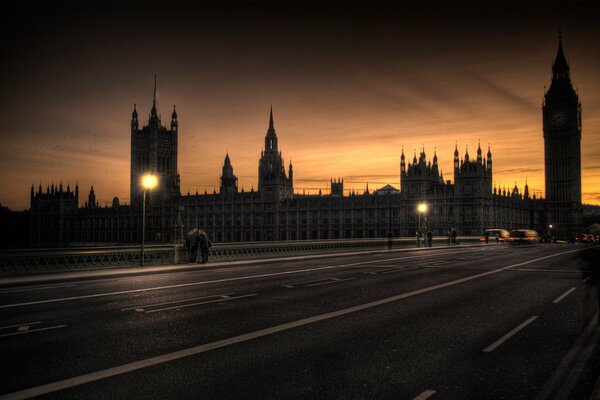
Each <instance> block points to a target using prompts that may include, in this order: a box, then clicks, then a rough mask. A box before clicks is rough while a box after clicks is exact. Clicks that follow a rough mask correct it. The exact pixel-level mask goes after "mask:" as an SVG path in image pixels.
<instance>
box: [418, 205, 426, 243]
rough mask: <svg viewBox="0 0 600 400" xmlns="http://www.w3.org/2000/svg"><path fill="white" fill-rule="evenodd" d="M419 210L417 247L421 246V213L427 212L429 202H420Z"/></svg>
mask: <svg viewBox="0 0 600 400" xmlns="http://www.w3.org/2000/svg"><path fill="white" fill-rule="evenodd" d="M417 211H418V212H419V229H418V232H417V235H418V236H417V247H421V213H426V212H427V203H419V205H418V206H417Z"/></svg>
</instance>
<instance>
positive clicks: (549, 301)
mask: <svg viewBox="0 0 600 400" xmlns="http://www.w3.org/2000/svg"><path fill="white" fill-rule="evenodd" d="M434 249H435V248H434ZM599 255H600V248H599V247H587V246H582V245H539V246H518V247H513V246H502V245H500V246H495V245H487V246H485V245H484V246H479V245H477V246H473V247H466V246H458V247H450V248H438V249H437V250H435V251H433V250H429V249H427V250H423V249H421V250H418V251H416V250H414V249H413V250H407V251H392V252H365V253H360V254H357V253H352V254H346V255H340V254H335V255H328V256H327V257H314V256H309V257H301V258H296V257H289V258H285V259H281V260H273V259H269V260H264V261H261V260H252V261H251V262H246V263H244V262H240V263H239V264H234V263H238V262H229V263H218V265H217V264H216V263H215V265H213V267H211V268H206V267H202V268H192V269H190V268H188V267H186V266H170V267H161V268H163V269H162V270H160V271H158V270H154V272H153V273H146V271H142V272H143V273H141V274H140V273H136V272H135V270H134V271H129V272H127V273H124V274H123V275H114V273H113V272H109V271H96V272H97V273H102V274H104V275H95V276H89V275H77V276H76V275H65V274H61V276H63V278H62V279H61V278H60V277H59V276H54V277H52V279H51V280H41V281H29V282H24V281H19V282H13V283H7V282H2V287H0V317H1V321H2V322H1V323H0V348H1V351H2V364H3V370H4V371H3V373H2V380H0V399H9V398H10V399H25V398H32V397H39V398H44V399H91V398H93V399H105V398H106V399H257V398H261V399H420V400H423V399H428V398H431V399H434V400H435V399H438V398H439V399H535V400H544V399H560V398H564V399H586V400H587V399H591V398H594V397H593V396H597V395H598V390H600V388H598V386H599V385H600V384H598V383H597V381H598V376H599V371H600V360H599V359H600V357H599V354H598V353H599V351H598V345H597V344H598V335H600V331H599V330H598V328H597V326H596V325H597V318H598V315H597V310H598V305H597V304H596V301H597V298H596V296H595V293H594V290H596V289H597V287H595V286H594V285H591V284H590V283H591V282H594V281H595V280H594V279H593V276H594V275H592V274H593V273H594V272H595V271H592V272H590V271H588V270H589V269H591V268H592V266H590V265H588V264H586V260H590V259H591V260H594V259H596V260H597V259H598V256H599ZM219 266H227V268H220V267H219ZM83 272H85V273H87V274H90V273H92V271H80V272H79V273H83ZM138 272H139V271H138ZM590 277H592V278H590ZM19 278H25V277H19ZM30 278H32V277H30ZM32 279H33V278H32ZM584 281H585V282H584Z"/></svg>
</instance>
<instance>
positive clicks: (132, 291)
mask: <svg viewBox="0 0 600 400" xmlns="http://www.w3.org/2000/svg"><path fill="white" fill-rule="evenodd" d="M581 250H585V249H577V250H572V251H581ZM457 253H461V252H460V251H458V252H457V251H454V252H447V253H436V254H435V255H444V254H457ZM560 254H564V253H560ZM419 257H422V255H415V256H408V257H398V258H387V259H385V260H374V261H362V262H356V263H351V264H341V265H330V266H327V267H314V268H305V269H301V270H294V271H284V272H273V273H270V274H258V275H248V276H238V277H235V278H223V279H215V280H211V281H200V282H188V283H181V284H177V285H167V286H157V287H150V288H145V289H131V290H121V291H117V292H106V293H96V294H87V295H81V296H71V297H62V298H57V299H47V300H37V301H28V302H24V303H14V304H3V305H0V309H6V308H15V307H23V306H31V305H36V304H47V303H57V302H62V301H70V300H81V299H92V298H97V297H106V296H116V295H120V294H129V293H141V292H151V291H155V290H165V289H175V288H180V287H189V286H199V285H208V284H211V283H223V282H234V281H242V280H248V279H256V278H266V277H271V276H281V275H292V274H299V273H303V272H312V271H322V270H327V269H336V268H347V267H355V266H360V265H368V264H377V263H382V262H388V261H397V260H407V259H412V258H419Z"/></svg>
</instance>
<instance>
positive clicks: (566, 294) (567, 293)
mask: <svg viewBox="0 0 600 400" xmlns="http://www.w3.org/2000/svg"><path fill="white" fill-rule="evenodd" d="M576 289H577V288H576V287H572V288H571V289H569V290H567V291H566V292H564V293H563V294H561V295H560V296H558V297H557V298H556V299H554V300H553V301H552V302H553V303H554V304H557V303H559V302H560V301H561V300H562V299H564V298H565V297H567V296H568V295H570V294H571V293H573V292H574V291H575V290H576Z"/></svg>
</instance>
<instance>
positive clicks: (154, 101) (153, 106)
mask: <svg viewBox="0 0 600 400" xmlns="http://www.w3.org/2000/svg"><path fill="white" fill-rule="evenodd" d="M152 108H156V75H154V96H153V98H152Z"/></svg>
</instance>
